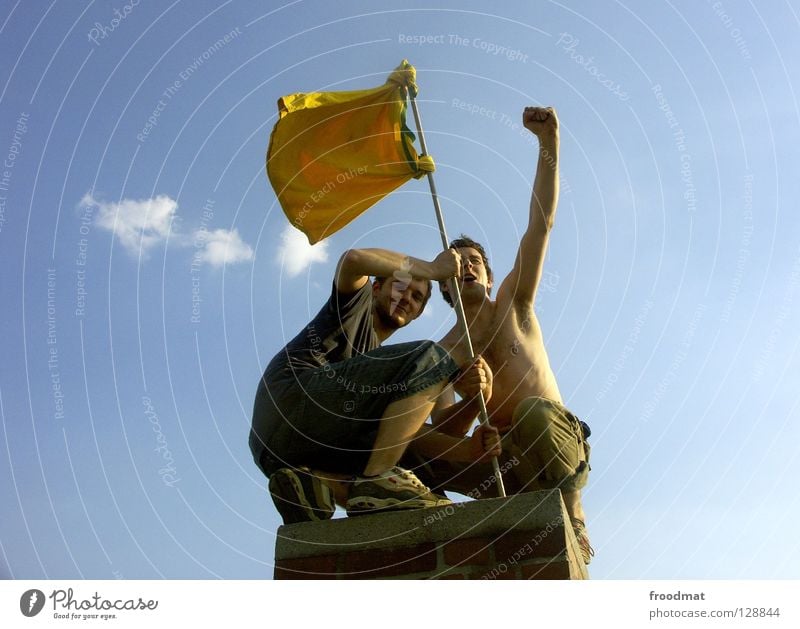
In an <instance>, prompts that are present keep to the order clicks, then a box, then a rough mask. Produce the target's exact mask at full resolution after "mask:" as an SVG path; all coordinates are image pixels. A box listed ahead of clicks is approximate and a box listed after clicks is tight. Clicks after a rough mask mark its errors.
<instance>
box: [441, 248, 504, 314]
mask: <svg viewBox="0 0 800 629" xmlns="http://www.w3.org/2000/svg"><path fill="white" fill-rule="evenodd" d="M462 247H471V248H472V249H475V251H477V252H478V253H480V254H481V258H483V266H485V267H486V275H487V277H488V278H489V281H490V282H494V273H492V267H491V266H489V257H488V256H487V255H486V250H485V249H484V248H483V245H481V243H479V242H475V241H474V240H472V238H470V237H469V236H467V235H466V234H461V236H459V237H458V238H456V239H455V240H452V241H451V242H450V248H451V249H461V248H462ZM443 286H444V282H439V292H441V293H442V297H443V298H444V300H445V301H446V302H447V303H448V304H450V306H451V307H452V306H453V298H452V297H450V293H446V292H444V291H443V290H442V287H443ZM486 293H487V294H489V295H491V294H492V289H491V288H488V289H487V291H486Z"/></svg>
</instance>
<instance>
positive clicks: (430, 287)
mask: <svg viewBox="0 0 800 629" xmlns="http://www.w3.org/2000/svg"><path fill="white" fill-rule="evenodd" d="M411 279H412V280H423V281H424V282H425V286H427V287H428V292H427V293H426V294H425V298H424V299H423V300H422V307H421V308H420V309H419V311H420V312H422V311H423V310H425V305H426V304H427V303H428V300H429V299H430V298H431V293H432V292H433V285H432V284H431V281H430V280H426V279H425V278H422V277H414V276H412V277H411ZM375 281H376V282H378V284H380V285H381V286H383V283H384V282H385V281H386V277H378V276H377V275H376V276H375Z"/></svg>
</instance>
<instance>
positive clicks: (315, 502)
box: [269, 467, 336, 524]
mask: <svg viewBox="0 0 800 629" xmlns="http://www.w3.org/2000/svg"><path fill="white" fill-rule="evenodd" d="M269 493H270V495H272V502H274V503H275V508H276V509H277V510H278V513H280V514H281V517H282V518H283V523H284V524H295V523H297V522H318V521H320V520H330V519H331V518H332V517H333V512H334V511H335V510H336V504H335V503H334V501H333V492H331V490H330V488H329V487H328V486H327V485H325V484H324V483H323V482H322V481H320V480H319V479H318V478H317V477H316V476H314V475H313V474H312V473H311V470H310V469H308V468H307V467H299V468H294V469H293V468H289V467H284V468H282V469H279V470H278V471H277V472H275V473H274V474H272V475H271V476H270V477H269Z"/></svg>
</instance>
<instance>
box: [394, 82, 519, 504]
mask: <svg viewBox="0 0 800 629" xmlns="http://www.w3.org/2000/svg"><path fill="white" fill-rule="evenodd" d="M408 92H409V94H408V95H409V97H410V98H411V109H412V110H413V112H414V121H415V122H416V124H417V133H418V134H419V144H420V146H421V147H422V155H427V154H428V147H427V145H426V144H425V133H424V132H423V131H422V121H421V120H420V117H419V110H418V109H417V99H416V98H415V97H414V94H413V90H408ZM427 175H428V184H429V185H430V187H431V197H432V198H433V208H434V210H435V211H436V221H437V222H438V223H439V235H440V236H441V237H442V247H443V248H444V249H445V250H446V249H448V247H449V243H450V239H449V238H448V237H447V231H446V230H445V227H444V217H443V216H442V208H441V206H440V205H439V195H438V194H437V192H436V183H434V181H433V173H432V172H429V173H427ZM448 285H449V287H450V294H451V295H452V296H453V306H454V308H455V310H456V318H457V319H458V322H459V323H460V324H461V331H462V333H463V335H464V340H465V341H466V345H467V352H468V354H469V359H470V361H473V360H474V359H475V350H474V349H473V348H472V339H471V338H470V336H469V326H467V317H466V315H465V314H464V305H463V304H462V303H461V289H460V288H459V287H458V282H457V281H456V280H455V279H451V280H448ZM478 405H479V409H480V414H479V420H480V423H481V424H482V425H484V426H488V425H489V412H488V411H487V410H486V400H484V399H483V391H479V392H478ZM492 467H493V469H494V476H495V479H496V480H497V493H498V494H499V495H500V497H501V498H505V496H506V488H505V487H504V486H503V475H502V474H501V473H500V464H499V463H498V462H497V457H496V456H495V457H492Z"/></svg>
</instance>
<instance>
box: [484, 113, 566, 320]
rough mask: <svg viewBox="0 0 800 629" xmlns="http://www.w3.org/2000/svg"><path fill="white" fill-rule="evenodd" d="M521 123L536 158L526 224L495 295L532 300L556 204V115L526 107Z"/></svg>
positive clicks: (520, 301) (507, 299)
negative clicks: (534, 143)
mask: <svg viewBox="0 0 800 629" xmlns="http://www.w3.org/2000/svg"><path fill="white" fill-rule="evenodd" d="M522 122H523V124H524V125H525V127H526V128H527V129H528V130H529V131H531V133H533V134H534V135H536V136H537V137H538V138H539V161H538V163H537V166H536V178H535V180H534V184H533V193H532V194H531V203H530V214H529V217H528V228H527V230H526V231H525V233H524V234H523V236H522V240H521V242H520V246H519V251H518V253H517V258H516V261H515V262H514V268H513V269H512V271H511V273H509V275H508V277H506V279H505V280H503V283H502V285H501V286H500V289H499V290H498V292H497V299H498V301H500V300H506V303H508V302H509V301H515V302H517V303H524V304H529V305H530V304H533V301H534V299H535V297H536V289H537V288H538V286H539V280H540V279H541V277H542V267H543V266H544V257H545V253H546V252H547V243H548V240H549V237H550V230H551V229H552V227H553V223H554V221H555V215H556V207H557V205H558V189H559V182H558V146H559V134H558V117H557V115H556V112H555V110H554V109H553V108H551V107H547V108H544V107H526V108H525V111H524V112H523V114H522Z"/></svg>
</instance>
